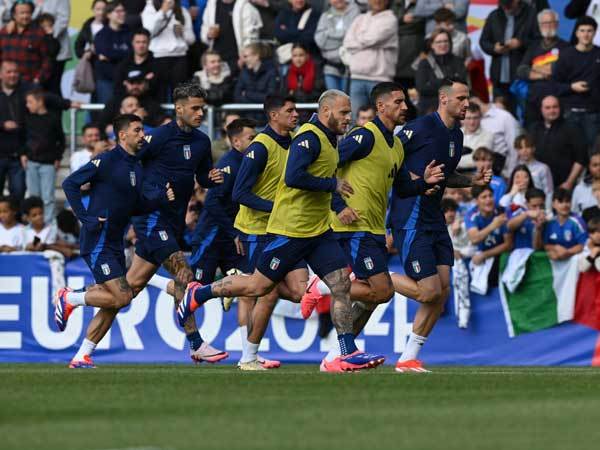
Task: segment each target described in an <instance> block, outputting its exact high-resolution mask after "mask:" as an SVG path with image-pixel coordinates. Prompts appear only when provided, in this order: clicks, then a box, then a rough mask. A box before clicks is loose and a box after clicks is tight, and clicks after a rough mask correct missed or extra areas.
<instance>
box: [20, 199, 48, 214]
mask: <svg viewBox="0 0 600 450" xmlns="http://www.w3.org/2000/svg"><path fill="white" fill-rule="evenodd" d="M33 208H41V209H42V210H43V209H44V201H43V200H42V199H41V198H39V197H36V196H35V195H34V196H32V197H28V198H26V199H25V200H23V204H22V205H21V209H22V210H23V212H24V213H25V214H29V212H30V211H31V210H32V209H33Z"/></svg>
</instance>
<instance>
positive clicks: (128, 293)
mask: <svg viewBox="0 0 600 450" xmlns="http://www.w3.org/2000/svg"><path fill="white" fill-rule="evenodd" d="M101 286H102V288H92V289H88V290H87V291H86V293H85V304H86V305H88V306H95V307H97V308H113V309H120V308H123V307H125V306H127V305H129V303H130V302H131V299H133V291H132V289H131V286H129V283H127V280H126V279H125V277H124V276H123V277H119V278H114V279H112V280H108V281H107V282H105V283H103V284H102V285H101Z"/></svg>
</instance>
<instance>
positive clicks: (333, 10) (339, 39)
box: [315, 0, 360, 92]
mask: <svg viewBox="0 0 600 450" xmlns="http://www.w3.org/2000/svg"><path fill="white" fill-rule="evenodd" d="M329 3H330V4H331V7H330V8H329V9H328V10H327V11H325V12H324V13H323V14H321V17H319V22H318V24H317V30H316V32H315V43H316V44H317V47H319V50H321V56H322V57H323V60H324V67H323V73H324V74H325V87H326V89H338V90H340V91H344V92H348V82H347V76H348V74H347V73H346V66H345V65H344V63H343V62H342V59H341V58H340V47H341V46H342V43H343V42H344V36H345V35H346V31H348V29H349V28H350V25H351V24H352V21H353V20H354V19H355V18H356V17H357V16H358V15H359V14H360V11H359V9H358V6H356V4H354V3H352V1H351V0H350V2H349V0H329Z"/></svg>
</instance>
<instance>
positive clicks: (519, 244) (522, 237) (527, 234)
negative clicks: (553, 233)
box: [506, 206, 535, 250]
mask: <svg viewBox="0 0 600 450" xmlns="http://www.w3.org/2000/svg"><path fill="white" fill-rule="evenodd" d="M526 212H527V209H526V208H523V207H522V206H521V207H518V208H516V209H514V210H513V209H512V208H509V209H508V210H507V214H506V215H507V217H508V220H511V219H514V218H515V217H517V216H518V215H519V214H525V213H526ZM534 230H535V223H533V220H531V218H530V217H528V218H527V219H525V222H523V223H522V224H521V226H520V227H519V228H517V229H516V230H515V232H514V247H513V248H514V249H515V250H516V249H518V248H533V232H534Z"/></svg>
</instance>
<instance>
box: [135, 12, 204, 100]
mask: <svg viewBox="0 0 600 450" xmlns="http://www.w3.org/2000/svg"><path fill="white" fill-rule="evenodd" d="M142 23H143V25H144V28H146V29H147V30H148V31H150V35H151V40H150V51H151V52H152V53H153V54H154V59H155V61H156V71H157V73H158V78H159V85H160V86H161V88H162V92H161V93H160V100H161V101H168V100H169V98H170V93H171V91H172V90H173V88H174V87H175V86H177V84H179V83H182V82H184V81H186V80H187V79H188V78H189V74H188V64H187V58H186V54H187V51H188V48H189V46H190V45H192V44H193V43H194V42H195V40H196V36H195V35H194V29H193V28H192V17H191V16H190V13H189V12H188V10H187V9H185V8H182V7H181V1H180V0H147V2H146V7H145V8H144V11H143V12H142Z"/></svg>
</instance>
